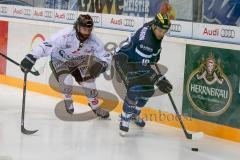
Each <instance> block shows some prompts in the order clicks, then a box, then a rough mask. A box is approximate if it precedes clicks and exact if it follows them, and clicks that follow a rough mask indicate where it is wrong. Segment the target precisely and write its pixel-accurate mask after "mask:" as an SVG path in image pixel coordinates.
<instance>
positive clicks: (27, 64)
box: [21, 54, 37, 72]
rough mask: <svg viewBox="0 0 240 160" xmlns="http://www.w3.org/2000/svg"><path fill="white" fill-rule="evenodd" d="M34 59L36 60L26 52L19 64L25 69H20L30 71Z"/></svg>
mask: <svg viewBox="0 0 240 160" xmlns="http://www.w3.org/2000/svg"><path fill="white" fill-rule="evenodd" d="M36 60H37V59H36V58H34V57H33V55H31V54H27V55H26V56H25V57H24V58H23V60H22V61H21V66H22V67H23V68H25V69H26V70H24V69H23V68H21V70H22V71H23V72H29V71H31V69H32V67H33V65H34V64H35V62H36Z"/></svg>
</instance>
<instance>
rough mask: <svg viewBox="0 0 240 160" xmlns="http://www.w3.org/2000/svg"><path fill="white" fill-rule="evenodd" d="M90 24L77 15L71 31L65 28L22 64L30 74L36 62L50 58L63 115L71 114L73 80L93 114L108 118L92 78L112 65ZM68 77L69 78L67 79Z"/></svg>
mask: <svg viewBox="0 0 240 160" xmlns="http://www.w3.org/2000/svg"><path fill="white" fill-rule="evenodd" d="M92 29H93V20H92V18H91V16H90V15H88V14H87V15H83V14H81V15H79V17H78V19H77V20H76V22H75V23H74V26H73V27H70V28H65V29H62V30H60V31H59V32H57V33H56V34H54V35H53V36H52V37H51V38H50V39H49V40H47V41H44V42H42V43H40V44H39V45H38V46H37V47H36V48H34V49H33V50H32V51H31V53H30V54H27V55H26V56H25V58H24V59H23V60H22V61H21V65H22V66H23V67H24V68H26V69H25V70H23V69H22V71H23V72H29V71H30V70H31V69H32V67H33V65H34V64H35V62H36V61H37V60H38V59H39V58H41V57H46V56H49V55H50V56H51V61H50V67H51V69H52V72H53V74H54V76H55V78H56V79H57V81H58V82H59V84H60V86H61V91H62V93H63V95H64V102H65V108H66V111H67V112H68V113H70V114H73V113H74V106H73V100H72V90H73V86H72V85H65V84H73V80H72V77H74V78H75V80H76V82H78V84H79V85H80V86H82V87H83V90H84V93H85V95H86V96H87V98H88V103H89V106H90V107H91V109H92V110H93V112H94V113H95V114H96V115H97V116H99V117H102V118H108V117H109V112H108V111H106V110H104V109H102V108H100V106H99V101H98V98H97V95H98V92H97V90H96V85H95V78H96V77H98V76H99V75H100V74H101V73H103V72H105V71H106V70H107V69H108V68H110V65H111V59H112V57H111V54H110V53H108V52H106V51H105V50H104V46H103V43H102V42H101V41H100V40H99V39H98V38H97V37H96V35H94V34H93V33H92ZM69 75H71V76H69Z"/></svg>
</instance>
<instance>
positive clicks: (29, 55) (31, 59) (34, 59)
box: [25, 54, 37, 64]
mask: <svg viewBox="0 0 240 160" xmlns="http://www.w3.org/2000/svg"><path fill="white" fill-rule="evenodd" d="M25 58H26V59H27V60H29V62H31V63H32V64H35V62H36V60H37V58H34V56H33V55H32V54H27V55H26V57H25Z"/></svg>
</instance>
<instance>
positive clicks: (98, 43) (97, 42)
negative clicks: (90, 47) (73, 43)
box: [89, 33, 103, 48]
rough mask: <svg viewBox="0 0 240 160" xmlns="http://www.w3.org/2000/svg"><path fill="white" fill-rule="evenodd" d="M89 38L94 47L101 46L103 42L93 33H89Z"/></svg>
mask: <svg viewBox="0 0 240 160" xmlns="http://www.w3.org/2000/svg"><path fill="white" fill-rule="evenodd" d="M89 40H90V41H91V43H93V44H94V46H95V47H96V48H99V47H103V42H102V41H101V40H100V39H99V38H98V37H97V36H96V35H95V34H94V33H91V36H90V37H89Z"/></svg>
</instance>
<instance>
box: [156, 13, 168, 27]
mask: <svg viewBox="0 0 240 160" xmlns="http://www.w3.org/2000/svg"><path fill="white" fill-rule="evenodd" d="M153 24H154V25H156V26H158V27H159V28H162V29H166V30H168V29H169V28H170V26H171V22H170V19H169V17H168V15H167V14H165V15H163V14H161V13H158V14H157V15H156V16H155V17H154V19H153Z"/></svg>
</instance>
